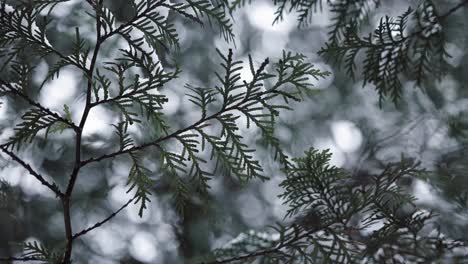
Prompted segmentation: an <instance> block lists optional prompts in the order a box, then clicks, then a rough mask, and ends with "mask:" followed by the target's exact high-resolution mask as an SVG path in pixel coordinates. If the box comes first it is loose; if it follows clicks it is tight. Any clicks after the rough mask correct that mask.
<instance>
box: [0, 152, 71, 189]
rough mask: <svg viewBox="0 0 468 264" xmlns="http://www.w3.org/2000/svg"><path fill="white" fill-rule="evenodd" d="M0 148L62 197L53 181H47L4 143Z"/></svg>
mask: <svg viewBox="0 0 468 264" xmlns="http://www.w3.org/2000/svg"><path fill="white" fill-rule="evenodd" d="M0 150H2V151H3V152H4V153H5V154H7V155H8V156H10V157H11V158H12V159H13V160H14V161H16V162H17V163H19V164H20V165H21V166H23V168H25V169H26V170H27V171H28V172H29V173H30V174H31V175H32V176H34V178H36V179H37V180H38V181H40V182H41V184H42V185H44V186H46V187H47V188H49V189H50V190H51V191H52V192H54V193H55V195H57V197H63V195H64V194H63V193H62V192H61V191H60V189H59V187H58V186H57V185H56V184H55V183H50V182H48V181H47V180H46V179H45V178H44V177H43V176H42V175H41V174H39V173H38V172H36V171H35V170H34V169H33V168H32V167H31V166H30V165H29V164H28V163H26V162H25V161H24V160H22V159H21V158H20V157H18V156H17V155H16V154H15V153H13V152H12V151H10V150H8V148H7V147H6V146H4V145H0Z"/></svg>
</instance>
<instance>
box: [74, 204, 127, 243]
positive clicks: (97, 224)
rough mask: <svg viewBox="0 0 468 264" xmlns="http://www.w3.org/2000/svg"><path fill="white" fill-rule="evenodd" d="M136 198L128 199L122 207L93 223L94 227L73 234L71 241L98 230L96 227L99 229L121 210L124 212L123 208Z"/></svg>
mask: <svg viewBox="0 0 468 264" xmlns="http://www.w3.org/2000/svg"><path fill="white" fill-rule="evenodd" d="M135 199H136V197H132V198H130V199H129V200H128V201H127V202H126V203H125V204H124V205H122V206H121V207H120V208H119V209H117V210H116V211H114V212H112V213H111V214H110V215H109V216H108V217H106V218H104V219H103V220H102V221H99V222H97V223H95V224H94V225H92V226H90V227H88V228H86V229H83V230H81V231H80V232H78V233H76V234H74V235H73V236H72V239H77V238H78V237H80V236H83V235H86V234H87V233H89V232H91V231H93V230H94V229H96V228H98V227H101V226H102V225H104V224H105V223H107V222H109V221H110V220H111V219H112V218H114V217H115V216H117V215H118V214H119V213H120V212H121V211H122V210H124V209H125V208H127V206H129V205H130V204H131V203H132V202H133V200H135Z"/></svg>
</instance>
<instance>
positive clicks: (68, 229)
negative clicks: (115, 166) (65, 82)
mask: <svg viewBox="0 0 468 264" xmlns="http://www.w3.org/2000/svg"><path fill="white" fill-rule="evenodd" d="M102 3H103V0H98V1H97V2H96V4H97V5H98V7H97V8H95V9H96V46H95V47H94V51H93V56H92V59H91V64H90V66H89V69H87V71H86V73H87V78H88V84H87V89H86V104H85V107H84V110H83V114H82V116H81V120H80V124H79V126H78V129H77V130H76V141H75V165H74V167H73V171H72V173H71V175H70V179H69V181H68V184H67V190H66V191H65V196H64V197H63V198H62V205H63V218H64V224H65V235H66V238H67V246H66V250H65V256H64V258H63V261H62V264H69V263H70V262H71V253H72V250H73V228H72V223H71V212H70V211H71V205H70V202H71V201H70V200H71V195H72V192H73V188H74V187H75V183H76V179H77V178H78V174H79V171H80V168H81V141H82V135H83V128H84V125H85V124H86V120H87V118H88V115H89V111H90V110H91V92H92V85H93V73H94V68H95V66H96V61H97V57H98V54H99V49H100V48H101V45H102V43H103V42H104V41H105V39H104V38H102V36H101V18H100V7H101V6H102ZM90 4H91V5H92V6H93V3H90ZM93 7H94V6H93Z"/></svg>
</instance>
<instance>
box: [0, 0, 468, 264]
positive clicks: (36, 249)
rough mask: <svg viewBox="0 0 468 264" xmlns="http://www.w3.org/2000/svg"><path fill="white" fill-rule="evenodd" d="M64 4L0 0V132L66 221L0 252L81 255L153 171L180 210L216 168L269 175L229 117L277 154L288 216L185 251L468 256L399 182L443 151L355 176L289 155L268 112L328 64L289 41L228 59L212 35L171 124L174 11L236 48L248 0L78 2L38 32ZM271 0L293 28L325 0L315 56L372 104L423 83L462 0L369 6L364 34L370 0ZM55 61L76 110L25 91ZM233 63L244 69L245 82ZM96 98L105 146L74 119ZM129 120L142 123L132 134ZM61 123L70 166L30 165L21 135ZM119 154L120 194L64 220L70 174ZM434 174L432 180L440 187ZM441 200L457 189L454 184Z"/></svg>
mask: <svg viewBox="0 0 468 264" xmlns="http://www.w3.org/2000/svg"><path fill="white" fill-rule="evenodd" d="M63 2H67V0H49V1H13V0H12V1H8V0H1V1H0V66H1V68H0V96H1V97H2V98H7V99H8V100H11V101H14V102H21V103H22V104H23V112H22V114H21V116H20V118H18V120H15V121H14V122H12V125H14V129H13V132H12V135H11V136H10V137H8V138H7V139H5V140H3V141H2V142H0V143H1V144H0V151H1V153H3V154H2V159H3V157H5V159H6V160H7V162H8V163H15V164H17V165H19V166H21V167H22V168H24V169H25V170H26V171H27V172H28V173H29V174H30V176H32V177H34V178H35V179H36V180H38V181H39V182H40V183H41V184H42V185H43V186H44V187H46V188H47V189H48V190H50V192H51V193H52V194H53V196H54V197H55V198H56V200H55V201H54V202H56V203H57V206H58V207H57V208H60V210H61V211H60V213H61V216H62V217H63V223H64V230H63V234H62V235H61V236H60V237H61V239H60V241H59V242H58V243H56V244H54V245H47V244H41V243H39V241H27V242H24V243H21V244H19V245H17V246H19V249H18V250H17V252H12V255H11V256H4V257H0V261H14V260H19V261H38V262H39V263H72V261H73V257H74V256H76V255H79V254H80V253H79V252H75V251H74V250H73V249H74V244H75V243H77V241H78V240H80V239H81V238H82V236H85V235H86V234H88V233H90V232H92V231H93V230H95V229H97V228H100V227H101V226H102V225H104V224H106V223H108V222H109V221H112V219H113V218H114V217H115V216H116V215H117V214H119V213H120V212H121V211H123V210H124V209H125V208H127V207H128V206H129V205H130V204H137V205H138V208H139V211H138V215H139V216H140V217H143V216H144V214H145V209H147V208H148V207H149V205H150V203H151V202H152V199H154V197H156V196H157V191H155V189H156V188H155V186H156V185H157V183H160V182H164V184H166V185H167V186H168V189H169V193H170V195H171V198H172V200H171V206H172V207H173V208H175V209H176V211H177V212H178V216H179V217H181V218H184V217H190V215H187V214H186V208H187V207H188V206H190V205H193V204H195V203H205V205H206V207H208V205H209V204H210V203H212V202H214V201H213V200H212V199H213V198H212V196H211V195H210V188H211V186H212V185H211V183H212V180H213V179H214V178H216V177H221V175H222V176H224V175H226V177H228V178H229V179H230V180H231V181H233V182H235V183H236V184H239V186H246V185H248V184H250V183H252V182H260V184H261V182H263V181H267V180H268V179H269V175H267V174H266V172H265V169H264V167H265V166H264V164H262V162H261V160H262V159H260V158H259V156H258V155H259V152H258V151H256V147H255V146H253V145H252V144H251V142H247V140H246V139H245V138H244V136H243V134H242V131H241V128H240V127H241V126H245V127H246V129H251V128H252V127H255V128H256V129H258V131H259V132H260V133H259V134H260V136H259V137H260V140H259V141H260V142H261V143H262V146H265V147H266V148H267V149H268V150H270V152H271V155H272V157H273V158H274V160H275V161H276V162H277V163H278V164H280V165H281V170H282V171H281V173H283V174H284V175H285V179H284V180H283V181H282V182H281V184H280V187H281V188H282V190H283V193H282V194H281V195H280V196H279V198H280V199H282V201H283V202H284V204H285V205H286V206H287V207H288V211H287V214H286V216H285V219H284V222H282V223H277V224H276V225H273V226H271V227H270V229H268V230H265V231H246V232H244V233H242V234H240V235H239V236H238V237H237V238H235V239H234V240H232V241H231V242H230V243H228V244H227V245H225V246H223V247H221V248H218V249H215V250H214V251H213V252H212V253H211V254H209V255H207V256H204V257H199V258H196V259H193V260H192V261H193V262H194V263H362V262H363V261H364V262H365V263H437V262H438V261H444V262H450V263H452V262H453V263H455V262H456V261H459V262H460V263H463V262H466V261H468V259H467V254H466V246H465V242H464V241H463V240H456V239H455V238H453V239H452V238H451V237H450V236H448V235H446V234H445V233H444V232H443V231H442V230H441V228H440V222H439V221H438V220H439V218H438V216H437V214H436V213H434V212H433V211H431V210H427V209H423V208H420V207H418V206H417V205H416V203H415V199H414V198H413V197H412V196H411V193H410V192H409V191H408V190H407V189H405V184H404V183H405V182H408V181H412V180H421V179H424V177H426V176H427V174H431V173H436V174H444V173H449V174H450V173H452V172H454V168H453V166H450V164H449V165H447V166H445V167H438V168H437V169H436V170H435V171H426V170H424V169H423V168H422V166H420V164H419V163H417V162H415V161H413V160H412V159H407V158H401V160H400V161H399V162H393V163H391V162H387V163H385V165H384V166H383V167H382V168H380V169H379V170H376V171H374V172H373V173H369V175H366V176H365V179H364V180H363V179H359V180H358V179H357V177H356V175H355V174H354V173H352V172H350V171H348V170H346V169H342V168H338V167H335V166H332V165H330V158H331V154H330V152H329V151H327V150H324V151H320V150H317V149H313V148H312V149H310V150H309V151H307V152H306V153H305V156H303V157H299V158H290V157H288V155H289V154H288V152H287V151H285V149H284V148H283V146H282V144H281V141H280V139H279V138H278V137H277V133H276V130H275V129H276V127H277V124H278V120H279V118H280V114H281V113H283V112H285V111H294V106H295V105H296V103H298V102H302V101H303V100H304V99H305V98H308V97H310V96H311V94H314V91H313V85H312V82H313V81H314V80H320V79H324V78H327V77H328V76H329V75H330V72H327V71H323V70H320V69H318V68H316V67H315V66H314V65H313V64H312V63H311V62H310V61H309V60H308V59H307V58H306V57H305V56H304V55H302V54H300V53H295V52H292V51H278V54H279V58H278V59H277V60H275V61H270V60H269V59H268V58H267V59H264V60H263V61H261V62H260V63H258V62H257V61H254V59H252V57H251V56H248V57H247V59H246V61H241V60H239V59H236V56H235V55H234V54H235V52H234V51H233V50H232V49H228V50H217V49H216V52H215V51H213V53H216V56H218V61H219V65H218V66H217V68H215V69H213V71H212V73H211V76H213V77H214V79H215V82H214V83H212V84H211V85H206V86H203V85H200V84H193V83H189V84H186V86H185V94H186V98H187V100H188V101H189V102H190V103H191V104H193V105H194V106H195V107H196V109H198V112H197V113H198V118H197V120H195V121H194V122H193V123H191V124H189V125H187V126H182V127H180V126H177V123H176V122H172V120H169V119H168V118H167V116H165V114H164V113H163V110H164V109H165V107H166V106H167V103H168V102H169V99H168V96H166V95H165V88H166V87H168V86H169V85H171V84H172V83H174V82H176V81H177V80H178V79H179V78H180V76H181V74H182V73H183V71H184V67H185V65H177V66H175V67H166V65H163V64H164V63H162V62H161V61H160V60H159V59H158V56H160V57H162V55H163V54H173V53H175V54H177V52H179V50H180V47H181V43H180V37H181V36H180V35H179V32H178V28H177V26H176V24H175V23H174V18H173V17H177V18H179V19H183V20H184V21H189V23H193V24H196V25H200V28H203V29H204V30H208V29H210V28H212V29H214V30H216V31H217V32H219V34H220V36H222V38H223V39H224V40H225V41H226V42H228V43H230V44H232V46H234V47H235V43H234V40H235V35H234V29H233V19H232V16H234V14H235V12H236V10H239V9H241V8H242V7H243V6H245V5H247V4H248V3H249V1H244V0H236V1H227V0H218V1H210V0H195V1H192V0H186V1H185V0H184V1H175V2H176V3H172V2H171V1H166V0H160V1H152V0H151V1H150V0H146V1H145V0H142V1H129V3H130V4H129V7H130V8H131V10H132V12H131V13H132V15H131V17H128V18H126V19H121V18H117V17H116V16H115V15H114V12H113V11H111V8H110V6H108V3H107V2H106V1H103V0H86V1H82V3H80V4H79V5H78V7H79V9H78V10H79V11H77V12H79V13H80V15H82V16H83V21H84V22H83V24H80V25H78V26H77V27H76V28H75V30H74V32H72V33H69V32H67V33H66V34H67V36H68V37H70V39H73V41H71V42H70V45H69V46H68V47H66V48H64V47H55V46H54V45H52V44H51V43H50V42H49V40H48V38H47V36H48V34H47V32H48V30H49V26H50V25H51V24H53V23H56V21H55V20H54V17H53V16H52V15H51V14H52V13H53V10H54V8H56V7H57V6H60V5H61V4H63ZM272 2H273V4H274V5H275V6H276V7H277V11H276V13H275V20H274V21H273V23H277V22H280V21H281V20H283V19H284V16H286V15H287V14H289V13H292V12H295V13H296V14H297V16H298V18H297V19H298V27H300V28H305V27H307V26H309V25H310V24H311V21H312V18H313V16H314V15H315V14H316V13H317V12H322V11H323V10H324V9H328V10H329V11H330V12H331V15H332V20H331V21H332V23H331V25H330V28H329V31H328V40H327V42H326V43H324V46H323V47H322V49H321V50H320V51H319V52H318V53H319V55H321V56H322V57H323V58H324V59H326V60H328V61H330V62H333V63H334V64H336V65H337V66H339V67H342V68H344V69H345V72H346V73H347V75H349V77H351V78H362V81H363V83H364V84H371V85H373V86H374V87H375V89H376V90H377V92H378V96H379V99H380V104H381V105H382V104H383V103H384V99H386V98H387V97H389V98H390V99H391V100H392V101H393V102H394V103H395V104H397V103H399V102H400V101H401V99H402V94H403V93H404V89H403V87H404V86H403V83H404V82H407V81H408V80H414V81H415V83H416V85H418V86H420V87H423V86H424V84H425V83H426V82H433V81H434V80H435V79H437V78H440V77H442V76H444V74H445V73H447V72H448V71H449V70H450V65H449V64H448V62H447V60H448V59H449V57H450V54H448V52H447V51H446V44H447V36H446V33H445V31H444V23H446V21H447V20H449V19H450V17H451V15H452V14H454V13H455V12H456V11H457V10H459V9H461V8H463V7H464V5H465V4H468V1H461V2H459V4H457V5H454V6H453V7H452V8H451V9H449V10H446V11H444V12H441V11H439V9H438V8H437V6H438V5H436V3H433V2H432V1H429V0H424V1H421V2H420V3H419V4H418V5H416V6H413V7H410V8H408V9H407V11H405V12H404V13H402V14H401V15H399V16H397V17H390V16H385V17H383V18H381V19H380V22H379V24H378V26H377V28H375V29H372V31H371V33H369V34H366V33H364V31H365V30H366V29H367V30H368V28H366V27H368V25H367V24H368V23H367V22H368V20H369V16H370V13H372V12H373V11H374V10H375V9H376V8H379V7H380V6H381V5H382V4H383V3H382V2H383V1H379V0H371V1H369V0H359V1H349V0H338V1H322V0H307V1H306V0H303V1H299V0H290V1H286V0H275V1H272ZM166 14H169V15H166ZM169 18H170V19H169ZM210 26H211V27H210ZM84 32H94V35H93V36H92V37H91V36H90V34H89V33H88V34H84ZM64 34H65V33H64ZM116 39H119V40H123V41H124V42H125V43H126V45H127V46H126V48H121V49H118V50H115V47H114V48H113V49H114V50H115V52H114V53H112V54H117V55H115V56H114V55H112V56H110V55H109V54H108V53H107V51H106V49H109V45H111V44H110V43H111V42H112V41H113V40H116ZM207 56H208V55H207ZM41 60H47V61H48V62H52V63H51V64H52V65H53V66H52V67H49V69H48V72H47V74H46V76H45V78H44V79H43V80H40V82H39V84H37V82H33V81H32V78H33V73H34V71H35V70H36V69H37V67H38V65H39V63H40V61H41ZM361 62H362V63H361ZM361 64H362V67H361V66H360V65H361ZM243 65H246V66H245V67H247V69H243V67H244V66H243ZM66 67H72V68H74V69H75V70H77V71H78V72H80V74H81V78H82V86H80V87H79V88H80V89H81V91H80V92H81V94H82V96H83V97H84V101H85V102H84V107H83V110H82V113H81V114H80V115H79V119H77V120H73V118H72V117H73V114H74V113H72V110H71V107H70V106H69V105H66V104H65V105H63V108H62V110H61V111H53V110H51V109H49V108H47V107H46V106H44V105H42V104H41V103H40V102H39V100H38V94H39V92H40V90H41V89H42V88H43V87H44V85H46V84H47V83H48V82H50V81H51V80H54V79H55V78H57V77H59V76H60V73H61V71H63V70H64V69H65V68H66ZM245 71H248V72H249V73H250V75H251V76H252V78H249V79H248V80H244V77H243V76H242V73H243V72H245ZM24 105H26V106H24ZM0 107H2V106H1V105H0ZM98 107H99V108H105V109H107V110H109V111H112V112H113V113H117V116H118V122H116V123H114V124H109V125H112V127H113V128H114V129H115V135H114V137H113V138H111V139H109V142H107V143H108V144H109V145H110V146H112V147H109V148H106V149H105V150H103V151H101V152H99V151H88V150H89V149H88V146H87V145H86V144H85V143H84V136H83V131H84V127H85V125H86V124H87V121H88V118H89V114H90V112H91V111H93V110H94V109H96V108H98ZM130 127H137V128H145V129H147V130H148V131H150V132H149V133H148V134H149V135H147V136H146V137H145V138H144V139H142V138H138V137H135V136H134V135H133V134H132V133H131V132H130V129H129V128H130ZM66 133H71V134H72V135H73V152H72V158H71V159H70V160H67V163H65V161H64V166H66V167H67V168H66V170H64V171H63V172H61V173H62V174H64V175H63V177H62V179H56V178H54V177H50V176H45V175H43V174H42V173H41V171H40V170H39V168H35V167H34V165H33V164H30V163H29V162H28V161H27V159H25V158H24V157H23V156H24V152H25V151H30V150H28V146H31V145H32V144H34V143H38V144H43V145H47V144H51V143H54V142H55V143H57V142H61V141H59V140H58V136H60V135H64V134H66ZM118 158H120V159H122V160H126V161H128V162H129V163H130V164H131V166H130V170H129V172H128V178H127V181H126V188H127V189H126V190H127V194H128V197H127V198H128V199H127V202H126V203H124V204H123V205H122V206H121V207H120V208H118V210H115V211H113V212H111V213H110V214H109V216H108V217H106V218H104V219H103V220H101V221H99V222H96V223H95V224H93V225H91V226H89V227H87V228H85V229H81V230H80V229H77V228H76V227H75V225H74V223H72V217H71V216H72V214H73V213H74V212H75V211H76V210H80V208H79V207H78V206H73V205H74V202H75V200H74V199H75V198H76V196H74V194H75V193H76V188H75V186H76V182H77V181H79V180H80V177H81V178H82V177H85V176H86V175H84V174H86V173H88V172H89V168H91V167H92V166H93V165H95V164H100V163H105V162H108V161H110V160H114V159H118ZM2 164H3V163H0V166H2ZM458 167H460V166H458ZM458 167H457V168H458ZM462 167H463V166H462ZM464 168H466V166H465V167H463V168H462V169H464ZM455 171H456V174H463V172H460V170H455ZM97 176H99V175H96V177H97ZM0 177H1V175H0ZM63 179H65V180H63ZM443 183H445V182H442V183H437V184H438V186H442V187H441V188H453V186H452V185H444V184H443ZM437 184H436V185H437ZM15 191H16V190H14V188H12V187H11V186H9V185H8V183H5V182H3V181H2V182H0V211H2V214H3V211H5V212H8V210H10V208H11V203H12V201H11V200H12V197H14V196H15V195H14V194H13V193H14V192H15ZM464 198H465V199H466V196H465V197H464ZM450 199H459V200H460V201H461V198H460V197H458V196H457V197H455V198H454V197H450ZM50 201H51V200H48V202H50ZM200 201H201V202H200ZM460 204H461V206H460V210H463V209H464V208H463V206H462V203H461V202H460ZM81 213H84V214H85V213H86V212H81ZM12 242H13V241H12ZM75 245H76V244H75Z"/></svg>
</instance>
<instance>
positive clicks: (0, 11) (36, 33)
mask: <svg viewBox="0 0 468 264" xmlns="http://www.w3.org/2000/svg"><path fill="white" fill-rule="evenodd" d="M59 2H63V1H57V2H56V3H59ZM36 4H37V3H36ZM45 7H46V6H42V7H40V8H38V9H35V8H34V6H33V7H31V6H28V5H18V6H17V7H16V9H14V11H12V12H9V11H7V10H6V9H5V6H4V3H2V6H1V8H0V25H1V31H0V35H1V37H0V47H2V48H3V47H5V46H6V45H9V44H12V43H16V44H17V45H16V47H15V49H14V51H13V54H15V55H16V54H17V53H18V52H20V51H22V50H24V49H26V48H31V47H32V48H33V51H34V52H37V53H39V54H40V55H41V56H45V55H48V54H55V55H56V56H58V57H59V58H61V59H62V60H64V61H66V62H67V63H68V64H71V65H74V66H76V67H77V68H79V69H81V70H82V71H83V72H86V68H84V67H83V66H82V65H80V64H79V63H77V62H75V61H73V60H72V59H71V58H69V57H67V56H65V55H64V54H62V53H61V52H60V51H58V50H57V49H55V48H54V47H53V46H52V45H50V43H49V42H48V41H47V39H46V37H45V33H44V32H45V29H44V30H42V31H41V30H40V29H39V28H37V25H36V22H35V21H36V20H37V16H38V15H39V14H40V11H41V9H44V8H45ZM44 21H45V24H46V25H47V24H48V23H49V21H48V20H44ZM20 40H21V41H23V42H24V43H28V44H30V45H24V44H22V43H19V41H20Z"/></svg>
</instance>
